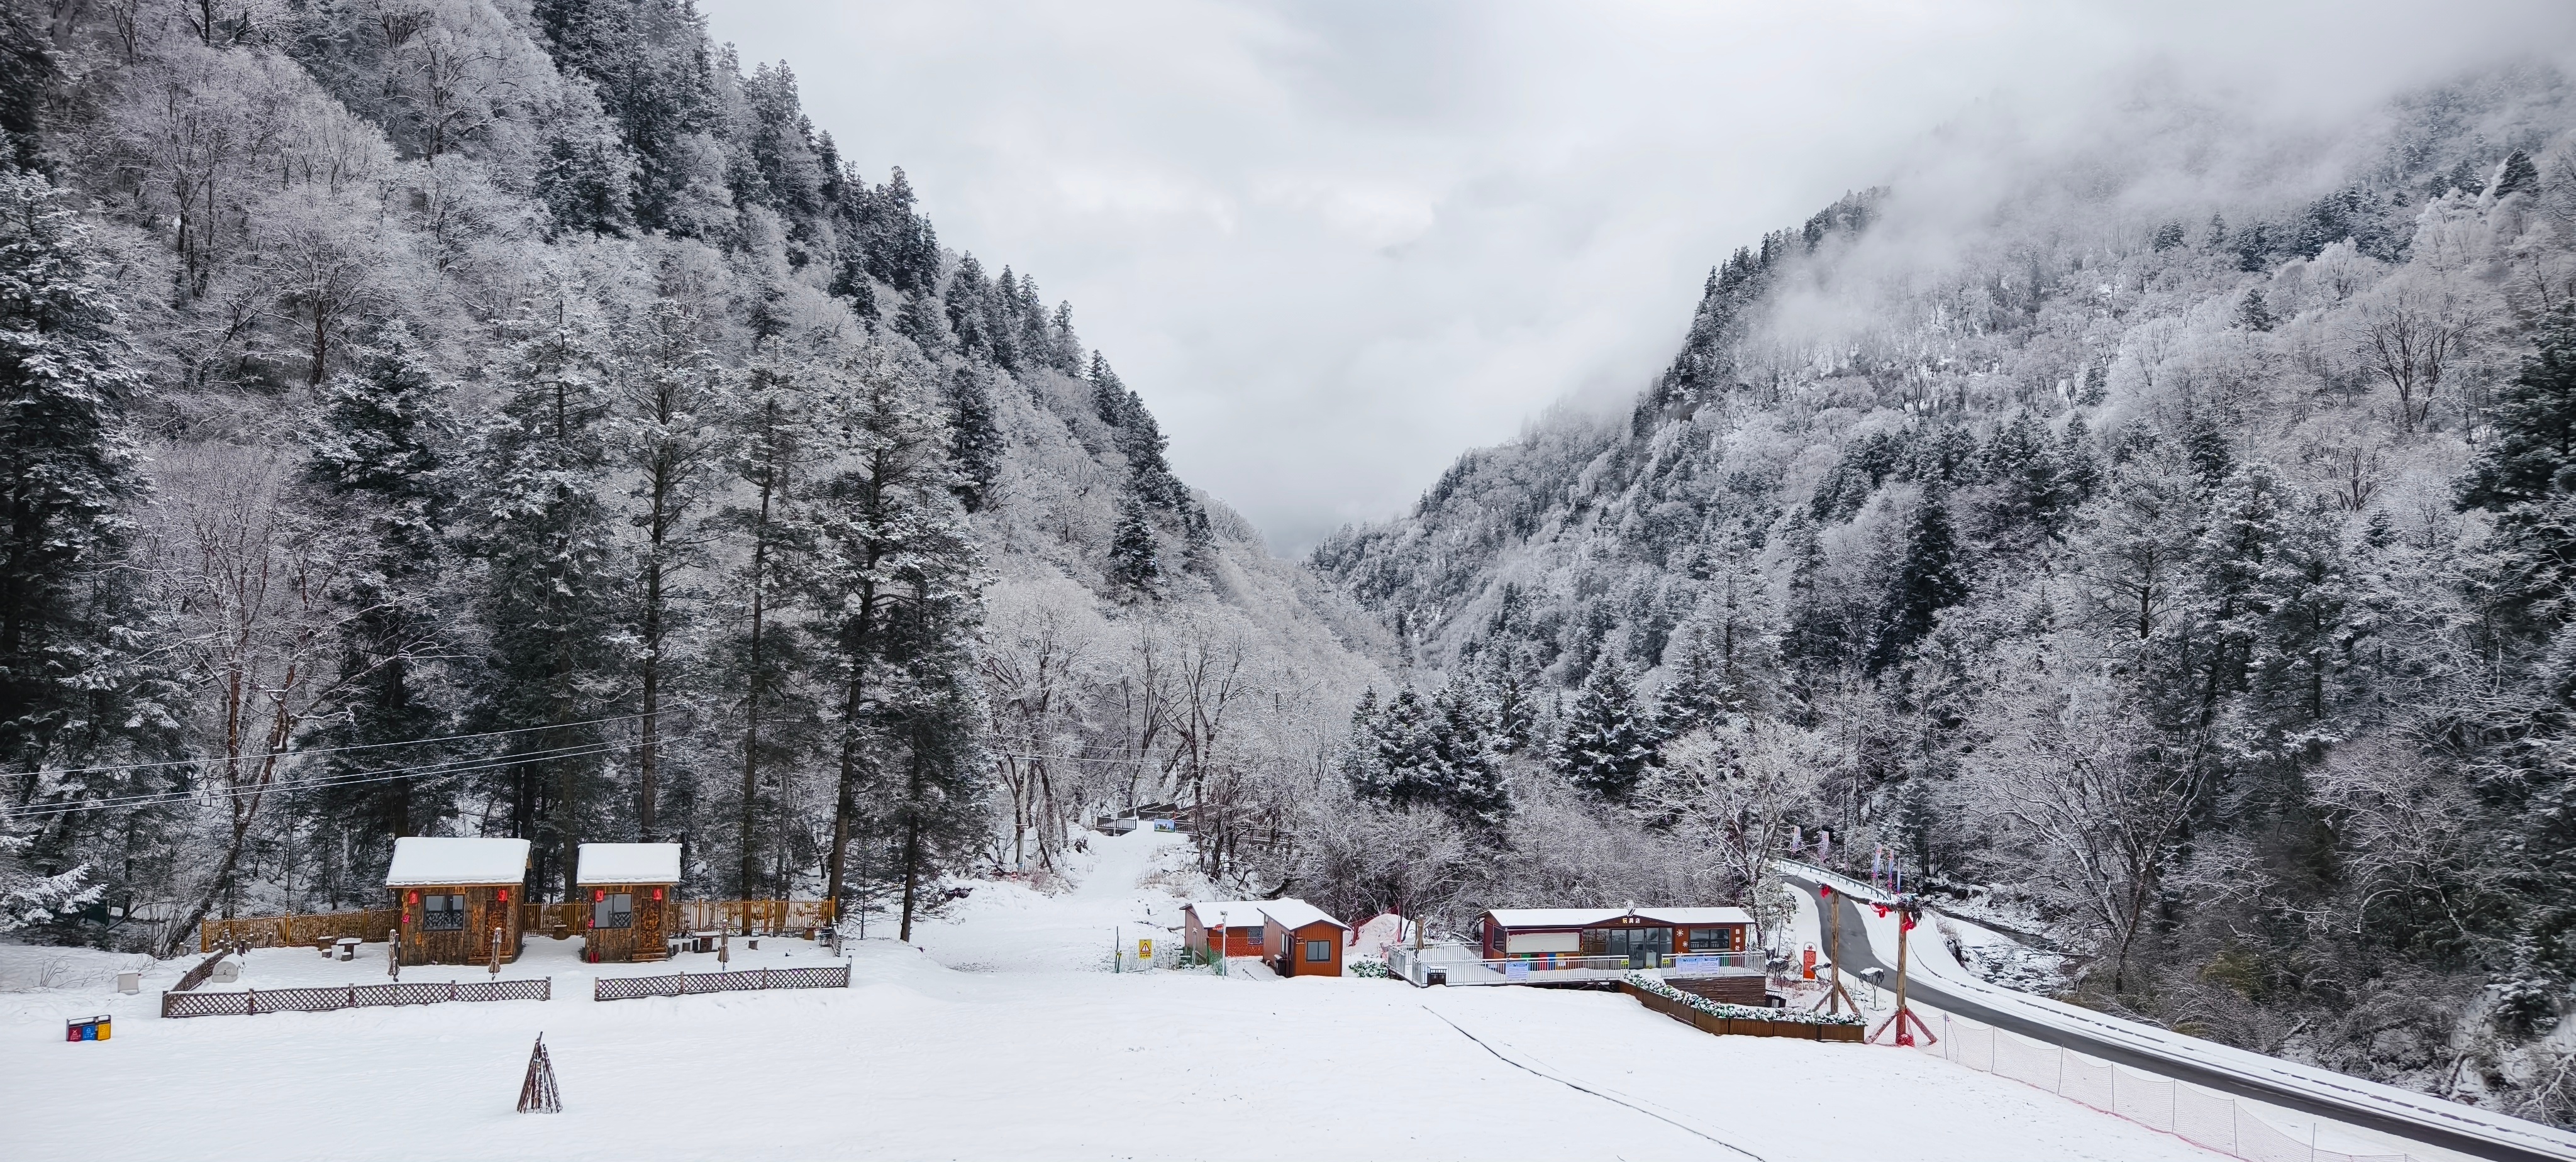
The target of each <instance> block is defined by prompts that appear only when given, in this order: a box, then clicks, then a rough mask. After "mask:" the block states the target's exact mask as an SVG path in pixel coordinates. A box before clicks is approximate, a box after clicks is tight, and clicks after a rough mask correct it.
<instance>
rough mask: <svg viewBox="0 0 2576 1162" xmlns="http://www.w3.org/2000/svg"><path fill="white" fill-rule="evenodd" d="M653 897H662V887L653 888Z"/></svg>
mask: <svg viewBox="0 0 2576 1162" xmlns="http://www.w3.org/2000/svg"><path fill="white" fill-rule="evenodd" d="M653 898H654V899H656V900H658V899H661V898H662V889H660V888H655V889H653Z"/></svg>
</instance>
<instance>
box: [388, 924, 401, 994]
mask: <svg viewBox="0 0 2576 1162" xmlns="http://www.w3.org/2000/svg"><path fill="white" fill-rule="evenodd" d="M385 975H386V976H389V977H392V978H393V979H394V981H395V982H396V983H400V982H401V981H402V929H400V928H387V929H385Z"/></svg>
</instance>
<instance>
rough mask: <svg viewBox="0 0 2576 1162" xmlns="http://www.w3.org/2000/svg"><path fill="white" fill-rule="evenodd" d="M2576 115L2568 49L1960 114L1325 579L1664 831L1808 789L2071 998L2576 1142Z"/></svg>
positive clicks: (1726, 819) (1855, 838) (1728, 275)
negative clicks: (1519, 686)
mask: <svg viewBox="0 0 2576 1162" xmlns="http://www.w3.org/2000/svg"><path fill="white" fill-rule="evenodd" d="M2571 131H2576V106H2571V104H2570V103H2569V89H2568V84H2567V81H2566V79H2565V78H2564V77H2562V76H2561V75H2559V74H2557V73H2556V72H2553V71H2549V70H2546V69H2537V68H2535V69H2526V70H2520V71H2505V72H2498V73H2494V74H2490V75H2482V76H2478V77H2474V78H2469V79H2466V80H2463V81H2461V82H2460V83H2458V84H2455V85H2451V86H2448V87H2444V88H2439V89H2435V90H2430V91H2425V92H2420V93H2415V94H2413V95H2410V96H2408V97H2406V98H2405V99H2403V100H2402V101H2399V102H2397V103H2396V104H2394V105H2393V106H2391V107H2389V108H2386V109H2384V110H2382V111H2380V113H2379V114H2377V115H2376V116H2374V117H2372V118H2369V119H2366V120H2365V121H2364V122H2362V123H2358V124H2353V125H2348V126H2344V127H2342V128H2341V129H2340V130H2339V131H2337V132H2335V133H2332V134H2328V135H2325V136H2322V137H2320V136H2318V135H2315V134H2313V133H2305V134H2289V133H2286V132H2274V131H2271V130H2268V129H2266V128H2265V126H2264V125H2263V124H2262V123H2260V122H2259V121H2257V120H2255V119H2253V118H2251V117H2250V116H2239V115H2237V114H2234V113H2231V112H2229V111H2227V110H2226V109H2225V108H2224V107H2221V106H2218V105H2215V104H2200V103H2195V102H2193V101H2191V100H2188V99H2186V96H2185V95H2183V94H2179V93H2177V92H2175V91H2173V90H2172V89H2170V88H2162V89H2159V88H2154V87H2150V88H2147V89H2143V90H2141V91H2140V92H2139V93H2138V94H2136V99H2135V100H2133V101H2130V102H2128V103H2127V104H2125V105H2123V106H2121V107H2119V108H2117V109H2115V110H2110V111H2106V112H2104V113H2103V114H2102V115H2100V116H2099V117H2097V118H2095V119H2094V120H2092V121H2090V122H2088V123H2087V124H2086V125H2085V127H2084V132H2083V133H2082V134H2080V135H2076V136H2073V137H2071V138H2069V139H2067V140H2063V141H2031V140H2026V139H2023V138H2021V137H2019V136H2017V135H2016V134H2015V132H2013V130H2012V127H2010V126H2001V127H1999V126H1995V125H1991V124H1987V123H1984V122H1982V121H1979V120H1977V119H1973V118H1972V119H1970V120H1967V121H1964V122H1962V124H1961V126H1960V127H1959V129H1958V130H1957V132H1956V133H1955V134H1953V135H1951V136H1949V137H1947V138H1945V139H1943V140H1942V141H1939V142H1936V143H1934V146H1933V147H1932V148H1931V149H1930V150H1929V153H1928V155H1927V156H1926V157H1924V158H1923V159H1921V160H1919V161H1918V162H1917V163H1915V164H1914V165H1912V166H1911V167H1910V168H1907V169H1904V170H1902V171H1900V172H1899V173H1898V175H1897V176H1896V177H1895V178H1894V179H1893V180H1891V181H1890V182H1889V183H1888V184H1887V186H1886V187H1885V188H1883V189H1874V190H1870V191H1866V192H1860V193H1855V194H1852V195H1850V196H1848V197H1846V198H1843V199H1842V200H1840V201H1838V202H1836V203H1835V204H1834V205H1832V206H1830V207H1827V208H1826V209H1825V210H1823V211H1822V212H1820V213H1818V214H1817V215H1815V216H1814V217H1813V218H1811V219H1809V220H1808V221H1806V222H1804V223H1802V224H1800V225H1798V226H1796V227H1793V228H1790V229H1785V230H1781V231H1778V232H1775V233H1772V234H1770V235H1767V236H1765V237H1764V238H1762V239H1761V240H1760V241H1759V243H1758V244H1756V245H1751V246H1747V247H1746V248H1745V249H1743V250H1740V251H1738V252H1737V253H1735V254H1734V255H1732V256H1730V257H1728V258H1727V259H1726V260H1725V261H1724V262H1723V263H1721V264H1720V265H1718V267H1717V268H1716V269H1715V270H1713V271H1712V272H1711V274H1710V276H1709V280H1708V283H1707V287H1706V290H1705V292H1704V294H1703V296H1702V298H1701V300H1700V303H1699V305H1698V307H1697V309H1696V311H1695V312H1694V313H1693V315H1692V319H1691V325H1690V329H1689V334H1688V337H1687V339H1686V340H1685V342H1684V344H1683V346H1682V349H1681V351H1680V352H1679V354H1678V355H1677V356H1676V357H1675V358H1674V360H1673V362H1672V364H1671V366H1670V369H1669V370H1668V371H1666V372H1665V373H1664V374H1663V375H1662V376H1661V377H1660V378H1659V379H1658V380H1656V382H1655V383H1653V384H1652V385H1651V386H1650V387H1649V388H1648V389H1647V390H1645V391H1644V392H1643V393H1642V395H1641V396H1640V397H1639V398H1638V399H1637V400H1636V402H1635V404H1634V406H1633V407H1632V408H1628V409H1624V410H1622V411H1621V412H1619V413H1618V414H1616V415H1613V416H1610V417H1607V418H1604V417H1601V416H1600V415H1599V414H1598V413H1597V411H1589V410H1586V409H1581V408H1568V409H1565V410H1564V411H1562V412H1561V413H1559V414H1556V415H1553V416H1551V417H1549V418H1547V419H1545V420H1543V421H1541V422H1539V423H1538V424H1536V425H1534V426H1533V427H1532V429H1531V430H1530V431H1529V432H1528V434H1526V435H1525V436H1523V437H1522V438H1521V439H1519V440H1516V441H1514V442H1512V443H1509V444H1506V445H1503V446H1500V447H1494V448H1487V449H1480V450H1477V451H1474V452H1470V453H1468V454H1467V455H1465V456H1464V457H1462V458H1461V459H1460V460H1459V461H1458V462H1457V463H1456V465H1455V466H1454V467H1453V468H1451V469H1450V470H1449V471H1448V473H1447V474H1446V475H1444V476H1443V477H1442V478H1441V480H1440V481H1439V483H1438V484H1436V485H1435V486H1434V487H1433V488H1432V489H1431V490H1430V491H1429V492H1428V493H1426V494H1425V495H1424V497H1423V498H1422V500H1421V502H1420V503H1419V504H1417V505H1416V506H1414V508H1413V510H1412V511H1411V512H1409V513H1407V514H1405V515H1403V516H1401V517H1399V518H1397V519H1394V520H1391V521H1387V522H1384V523H1381V524H1376V525H1370V526H1364V527H1358V528H1353V529H1348V530H1346V531H1344V532H1343V533H1341V534H1339V535H1337V536H1335V537H1333V538H1331V539H1330V540H1328V541H1327V542H1326V543H1324V544H1323V545H1322V546H1321V547H1319V548H1318V549H1317V550H1315V552H1314V554H1313V559H1312V563H1313V566H1314V568H1315V569H1316V570H1317V571H1318V572H1319V573H1321V574H1323V575H1324V576H1326V577H1328V578H1330V579H1331V581H1332V583H1333V584H1334V585H1335V587H1337V588H1338V589H1339V590H1340V591H1341V592H1343V593H1345V594H1347V595H1349V596H1350V597H1351V598H1353V599H1354V600H1356V601H1359V602H1361V603H1362V604H1365V605H1367V606H1368V607H1369V608H1371V609H1373V610H1376V611H1377V612H1378V613H1379V615H1380V616H1381V617H1382V618H1383V619H1384V620H1385V622H1386V624H1387V625H1388V626H1389V627H1390V628H1391V629H1392V630H1393V631H1395V632H1398V633H1400V634H1401V635H1403V638H1404V642H1405V646H1406V648H1407V650H1408V651H1409V656H1410V659H1411V660H1412V661H1413V663H1414V664H1415V665H1417V666H1418V667H1420V671H1419V672H1420V673H1421V674H1422V680H1423V681H1424V682H1425V683H1426V684H1436V683H1438V682H1440V681H1443V680H1447V679H1448V678H1449V676H1452V675H1455V676H1457V679H1456V680H1457V681H1460V682H1467V683H1470V684H1473V683H1475V682H1478V681H1485V680H1486V679H1483V678H1481V677H1480V676H1482V675H1487V674H1490V673H1494V672H1499V671H1510V672H1517V673H1521V674H1525V675H1527V676H1528V680H1529V681H1530V682H1531V683H1532V684H1534V685H1536V686H1538V687H1539V688H1541V689H1553V690H1556V691H1563V692H1567V695H1570V694H1572V693H1573V692H1576V691H1580V692H1581V694H1582V697H1581V698H1580V699H1577V700H1576V702H1575V704H1574V706H1573V707H1572V708H1571V709H1570V710H1568V711H1567V712H1566V714H1567V717H1568V722H1567V725H1566V728H1565V729H1566V730H1567V731H1568V736H1567V737H1568V738H1569V739H1579V740H1581V741H1582V744H1583V745H1582V746H1581V747H1580V748H1573V749H1575V750H1577V751H1579V753H1570V754H1568V755H1566V756H1565V757H1563V758H1560V760H1559V762H1558V766H1559V768H1560V769H1561V770H1566V771H1568V772H1569V773H1570V774H1571V775H1572V776H1573V777H1575V778H1577V779H1578V780H1579V779H1585V778H1590V779H1592V780H1594V781H1595V784H1596V785H1597V786H1599V787H1601V788H1602V789H1603V790H1604V791H1605V792H1606V793H1607V794H1608V795H1609V796H1610V797H1612V798H1614V799H1619V800H1623V801H1625V802H1627V803H1628V804H1629V806H1630V808H1631V809H1632V810H1633V811H1636V812H1637V813H1638V814H1639V815H1640V817H1641V818H1642V819H1644V820H1645V821H1646V822H1647V823H1648V825H1649V826H1669V827H1679V828H1682V829H1684V830H1689V829H1692V828H1695V827H1696V828H1706V829H1708V832H1709V833H1712V834H1721V835H1731V834H1734V833H1735V832H1736V831H1738V830H1740V829H1741V828H1742V827H1743V826H1745V825H1746V823H1747V822H1748V821H1751V822H1757V823H1760V824H1762V825H1763V826H1764V827H1766V828H1769V827H1773V826H1776V825H1777V824H1776V823H1774V822H1773V821H1770V820H1766V819H1765V818H1764V810H1765V809H1767V808H1770V807H1776V808H1777V809H1778V814H1779V815H1780V816H1784V817H1785V823H1786V825H1787V826H1795V827H1799V828H1801V829H1802V830H1803V833H1804V834H1806V835H1808V836H1812V835H1813V834H1814V832H1815V831H1816V830H1818V829H1820V828H1821V829H1830V830H1831V831H1832V833H1833V834H1834V835H1835V836H1836V837H1837V838H1838V841H1839V844H1840V850H1841V851H1842V852H1843V853H1844V858H1847V859H1852V860H1855V861H1856V862H1855V865H1854V866H1861V865H1866V864H1868V863H1869V862H1871V861H1872V860H1873V858H1886V857H1882V856H1878V855H1877V854H1876V853H1877V852H1878V851H1879V849H1881V848H1884V849H1887V851H1888V853H1889V856H1888V857H1892V858H1893V859H1894V860H1895V861H1896V862H1897V863H1898V864H1900V865H1901V866H1902V867H1903V868H1904V870H1905V872H1906V874H1907V875H1908V877H1909V882H1915V883H1923V884H1926V885H1928V886H1930V887H1932V888H1933V889H1935V890H1937V891H1942V892H1952V891H1955V892H1959V893H1963V894H1965V893H1973V894H1974V895H1975V896H1976V898H1977V899H1978V900H1979V901H1980V902H1981V903H1983V904H1985V905H1988V906H1991V907H1996V908H2001V909H2004V910H2005V911H2008V912H2011V913H2013V914H2015V915H2017V916H2019V917H2021V918H2024V919H2026V920H2027V922H2029V923H2031V924H2033V925H2037V926H2040V927H2041V928H2043V929H2044V930H2046V931H2048V932H2051V933H2053V934H2054V935H2055V936H2057V937H2059V938H2060V939H2061V940H2062V942H2063V945H2064V946H2065V947H2066V948H2068V949H2070V950H2076V951H2080V952H2082V953H2083V954H2085V957H2086V959H2085V961H2084V962H2083V965H2082V971H2081V973H2080V982H2079V985H2078V989H2077V992H2078V995H2081V996H2082V997H2084V998H2086V1000H2087V1001H2088V1003H2094V1004H2099V1005H2105V1006H2114V1007H2119V1008H2126V1009H2130V1010H2134V1011H2137V1012H2141V1013H2145V1014H2149V1015H2152V1016H2153V1017H2156V1018H2158V1019H2161V1020H2165V1021H2170V1022H2172V1023H2174V1024H2175V1025H2176V1026H2177V1027H2184V1028H2189V1029H2194V1030H2199V1031H2203V1032H2205V1033H2207V1034H2209V1035H2212V1036H2220V1037H2225V1038H2228V1039H2231V1040H2234V1041H2236V1042H2237V1043H2240V1044H2246V1045H2251V1046H2255V1047H2258V1048H2261V1049H2263V1050H2265V1051H2267V1052H2268V1051H2276V1050H2278V1051H2287V1052H2290V1053H2293V1054H2296V1055H2300V1056H2304V1057H2307V1058H2309V1059H2312V1060H2317V1061H2322V1062H2325V1063H2328V1064H2331V1065H2334V1066H2336V1067H2338V1068H2344V1069H2348V1070H2351V1071H2353V1072H2358V1073H2364V1074H2368V1075H2372V1076H2377V1077H2384V1078H2394V1079H2399V1080H2402V1081H2404V1082H2406V1083H2408V1084H2412V1085H2417V1086H2420V1087H2423V1088H2427V1089H2431V1090H2434V1091H2437V1092H2441V1093H2445V1094H2456V1095H2461V1096H2468V1097H2474V1098H2476V1099H2477V1100H2482V1101H2488V1102H2492V1103H2494V1104H2497V1105H2499V1106H2502V1107H2506V1108H2514V1109H2520V1110H2522V1111H2523V1112H2525V1113H2526V1114H2528V1115H2530V1116H2537V1117H2542V1118H2545V1119H2557V1120H2560V1121H2562V1122H2563V1121H2565V1120H2566V1119H2568V1118H2569V1117H2571V1116H2576V1106H2569V1105H2567V1104H2566V1102H2567V1097H2566V1094H2567V1092H2568V1091H2567V1090H2566V1088H2565V1087H2564V1086H2563V1085H2553V1083H2552V1082H2551V1081H2550V1078H2551V1077H2552V1076H2558V1077H2562V1078H2563V1076H2564V1071H2565V1065H2564V1062H2565V1061H2566V1060H2568V1058H2566V1057H2565V1056H2564V1055H2563V1053H2564V1046H2563V1045H2562V1044H2560V1041H2559V1039H2558V1037H2557V1035H2555V1034H2553V1033H2552V1032H2551V1031H2552V1029H2553V1028H2555V1027H2557V1026H2558V1022H2559V1018H2560V1015H2561V1014H2562V1012H2563V1009H2564V1003H2565V1002H2564V998H2565V997H2566V996H2567V995H2568V991H2567V990H2568V987H2569V982H2570V980H2571V979H2572V978H2571V976H2570V973H2571V972H2576V943H2571V940H2576V929H2571V928H2570V927H2569V926H2568V923H2567V917H2569V916H2570V915H2576V912H2571V910H2570V909H2571V907H2576V895H2571V894H2570V884H2571V883H2576V881H2571V880H2570V879H2569V878H2568V877H2566V876H2565V875H2563V874H2561V872H2562V869H2563V868H2564V867H2565V865H2566V863H2567V861H2568V860H2569V858H2570V857H2571V855H2576V832H2571V831H2570V830H2569V826H2568V821H2569V819H2570V816H2569V814H2568V804H2569V803H2570V802H2576V799H2571V796H2576V780H2571V778H2570V776H2569V774H2568V772H2567V770H2566V768H2565V767H2564V766H2563V765H2562V764H2561V763H2560V762H2559V761H2558V760H2557V759H2556V758H2555V757H2552V756H2554V755H2556V754H2557V753H2559V748H2560V747H2561V740H2562V739H2563V738H2564V736H2565V733H2566V731H2567V730H2568V728H2569V726H2570V724H2571V719H2570V711H2571V708H2576V707H2571V703H2569V702H2568V701H2567V699H2566V698H2565V697H2564V695H2565V694H2566V691H2567V687H2566V685H2565V683H2564V681H2563V679H2562V677H2561V674H2562V671H2563V668H2564V663H2563V662H2562V661H2560V660H2557V659H2561V658H2563V657H2565V656H2566V655H2565V650H2566V649H2567V648H2568V647H2567V644H2566V643H2567V642H2569V641H2571V640H2576V638H2570V637H2569V636H2567V634H2566V633H2565V632H2564V631H2563V629H2562V627H2563V626H2565V625H2566V614H2565V612H2564V610H2565V608H2566V606H2565V602H2564V593H2565V591H2566V590H2565V581H2566V574H2565V572H2564V570H2565V566H2564V565H2563V564H2562V563H2561V562H2562V561H2563V560H2564V557H2563V556H2561V555H2560V554H2562V553H2563V552H2564V551H2565V549H2566V547H2567V545H2568V542H2567V540H2566V539H2565V535H2564V534H2563V533H2562V532H2560V531H2558V530H2559V529H2561V528H2562V527H2563V526H2562V525H2561V524H2559V523H2558V521H2559V517H2558V516H2556V515H2554V514H2557V513H2558V512H2560V511H2561V507H2562V506H2563V504H2564V503H2565V502H2564V500H2563V499H2562V498H2563V496H2564V492H2563V489H2564V487H2565V481H2566V480H2567V479H2568V476H2567V475H2566V473H2568V472H2569V471H2570V468H2571V467H2576V465H2571V460H2570V455H2569V453H2568V452H2567V451H2566V448H2567V445H2566V443H2565V442H2564V439H2563V436H2564V433H2565V432H2566V431H2568V430H2569V429H2568V427H2567V420H2566V419H2565V416H2566V415H2567V413H2566V412H2565V410H2564V409H2565V408H2566V406H2567V405H2566V403H2565V402H2564V401H2565V400H2567V399H2569V398H2571V394H2570V393H2576V379H2571V378H2570V376H2571V372H2570V371H2569V368H2570V367H2571V366H2576V363H2571V362H2570V361H2571V360H2576V324H2571V322H2570V319H2569V316H2568V315H2567V314H2566V306H2567V304H2568V303H2569V302H2570V299H2571V292H2576V141H2571ZM1563 696H1565V695H1561V696H1560V697H1563ZM1594 708H1606V709H1594ZM1623 756H1624V757H1623ZM1773 768H1786V769H1788V770H1790V771H1793V772H1795V776H1794V778H1792V779H1790V780H1789V781H1790V784H1791V785H1790V786H1789V789H1788V790H1786V791H1785V792H1783V793H1782V794H1781V795H1780V796H1778V797H1774V798H1758V799H1757V800H1756V801H1755V802H1753V803H1752V804H1750V805H1749V806H1750V808H1752V809H1754V814H1752V815H1749V816H1748V815H1745V814H1743V813H1742V812H1743V811H1744V810H1746V809H1747V808H1748V804H1746V803H1744V802H1742V801H1740V800H1741V798H1742V796H1741V795H1737V796H1736V797H1735V798H1729V797H1728V796H1726V795H1724V794H1719V793H1716V792H1713V791H1712V790H1711V788H1712V787H1724V786H1726V785H1729V784H1733V785H1736V786H1738V787H1739V788H1740V787H1741V786H1742V779H1743V776H1744V775H1745V774H1747V773H1748V772H1760V771H1766V770H1770V769H1773ZM1721 809H1722V810H1721ZM2553 1070H2555V1073H2554V1074H2553V1072H2552V1071H2553Z"/></svg>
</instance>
